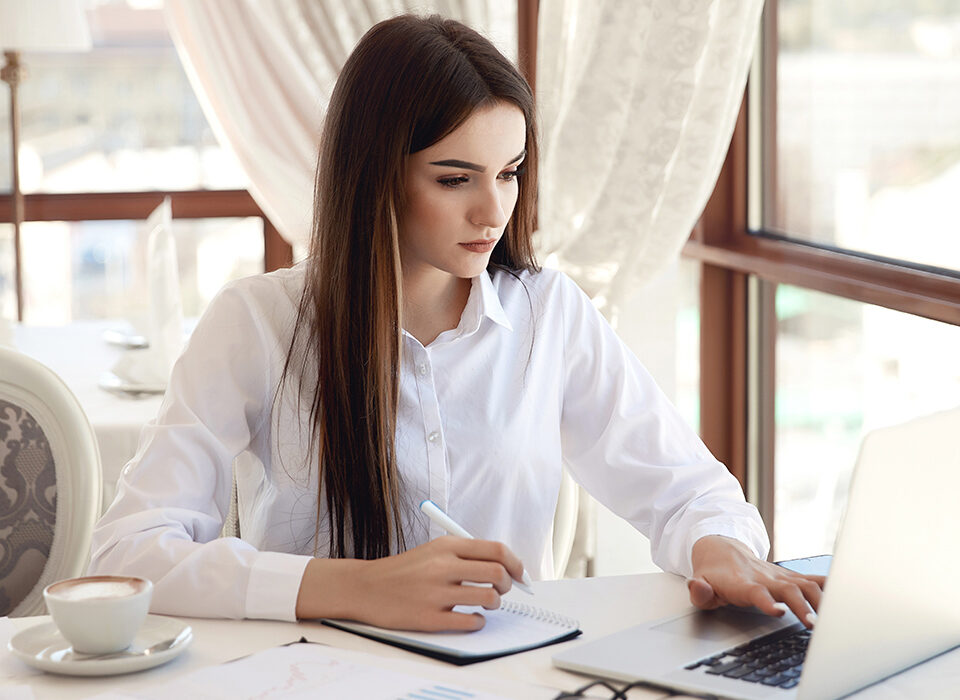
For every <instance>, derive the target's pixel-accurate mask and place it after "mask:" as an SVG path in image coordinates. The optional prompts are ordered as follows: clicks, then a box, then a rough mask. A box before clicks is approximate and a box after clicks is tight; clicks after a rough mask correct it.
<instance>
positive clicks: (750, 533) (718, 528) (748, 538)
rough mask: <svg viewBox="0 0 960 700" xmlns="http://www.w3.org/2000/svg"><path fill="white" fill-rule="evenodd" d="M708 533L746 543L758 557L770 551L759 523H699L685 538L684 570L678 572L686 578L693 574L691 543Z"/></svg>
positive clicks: (768, 542)
mask: <svg viewBox="0 0 960 700" xmlns="http://www.w3.org/2000/svg"><path fill="white" fill-rule="evenodd" d="M708 535H722V536H723V537H729V538H730V539H733V540H737V541H738V542H742V543H743V544H745V545H747V547H749V548H750V550H751V551H752V552H753V553H754V555H755V556H756V557H757V558H758V559H766V558H767V553H768V552H769V551H770V540H769V538H768V537H767V531H766V529H764V528H763V527H762V526H761V525H754V524H753V523H731V522H725V523H724V522H716V523H701V524H700V525H698V526H697V527H695V528H693V529H692V530H691V531H690V535H689V536H688V539H687V554H686V558H685V559H684V564H685V565H686V570H685V571H680V572H678V573H680V574H683V575H684V576H686V577H687V578H690V577H691V576H693V545H695V544H696V543H697V540H699V539H700V538H702V537H707V536H708Z"/></svg>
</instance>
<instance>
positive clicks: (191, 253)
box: [0, 217, 263, 327]
mask: <svg viewBox="0 0 960 700" xmlns="http://www.w3.org/2000/svg"><path fill="white" fill-rule="evenodd" d="M22 231H23V234H22V240H23V268H24V288H25V303H24V321H25V322H26V323H31V324H43V325H56V324H61V323H68V322H70V321H75V320H81V319H98V318H123V319H128V320H130V321H131V322H132V323H133V324H134V326H138V327H139V326H141V325H142V323H143V319H144V317H145V314H146V310H147V307H146V304H147V300H148V295H147V262H146V253H145V247H146V235H145V234H146V232H145V231H144V225H143V222H138V221H82V222H77V223H69V222H61V221H54V222H30V223H27V224H24V226H23V229H22ZM173 235H174V238H175V240H176V245H177V263H178V266H179V273H180V293H181V297H182V301H183V313H184V315H185V316H187V317H191V316H199V315H200V314H201V313H202V312H203V309H204V308H205V307H206V305H207V303H208V302H209V301H210V300H211V299H212V298H213V296H214V295H215V294H216V293H217V291H218V290H219V289H220V287H221V286H223V285H224V284H225V283H226V282H228V281H230V280H232V279H237V278H239V277H245V276H248V275H253V274H257V273H259V272H262V271H263V221H262V219H260V218H259V217H249V218H231V219H195V220H191V219H174V221H173ZM2 250H3V249H2V248H0V255H2Z"/></svg>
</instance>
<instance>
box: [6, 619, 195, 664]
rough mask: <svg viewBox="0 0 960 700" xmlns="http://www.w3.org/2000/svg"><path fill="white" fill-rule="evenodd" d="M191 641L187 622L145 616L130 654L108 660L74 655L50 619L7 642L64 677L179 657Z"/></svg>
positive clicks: (26, 660) (18, 652)
mask: <svg viewBox="0 0 960 700" xmlns="http://www.w3.org/2000/svg"><path fill="white" fill-rule="evenodd" d="M184 630H186V634H185V635H184V636H183V637H181V638H180V639H179V641H177V643H176V644H174V645H173V646H171V647H170V648H169V649H166V650H164V651H159V652H156V653H153V654H145V653H144V649H146V648H147V647H150V646H152V645H154V644H156V643H157V642H162V641H163V640H165V639H172V638H175V637H179V636H180V634H181V633H183V632H184ZM192 641H193V633H192V631H191V629H190V627H189V625H186V624H184V623H183V622H181V621H180V620H177V619H175V618H172V617H163V616H161V615H147V620H146V622H144V623H143V627H141V628H140V631H139V632H137V636H136V637H134V640H133V644H131V645H130V649H129V651H130V652H131V654H130V655H129V656H121V657H113V658H109V659H85V658H83V657H84V655H83V654H74V652H73V648H72V647H71V646H70V642H68V641H67V640H66V639H64V638H63V635H62V634H60V632H59V630H57V627H56V625H54V624H53V623H52V622H44V623H42V624H39V625H34V626H33V627H28V628H27V629H25V630H21V631H20V632H18V633H17V634H15V635H14V636H13V637H12V638H11V639H10V641H9V642H8V643H7V647H8V648H9V649H10V651H11V652H13V654H14V656H16V657H17V658H19V659H20V660H22V661H23V662H24V663H27V664H29V665H30V666H33V667H34V668H39V669H40V670H42V671H48V672H50V673H61V674H64V675H67V676H115V675H119V674H121V673H133V672H134V671H142V670H144V669H147V668H153V667H154V666H159V665H160V664H164V663H166V662H167V661H170V660H171V659H173V658H175V657H177V656H179V655H180V654H181V653H182V652H183V650H184V649H186V648H187V647H189V646H190V643H191V642H192Z"/></svg>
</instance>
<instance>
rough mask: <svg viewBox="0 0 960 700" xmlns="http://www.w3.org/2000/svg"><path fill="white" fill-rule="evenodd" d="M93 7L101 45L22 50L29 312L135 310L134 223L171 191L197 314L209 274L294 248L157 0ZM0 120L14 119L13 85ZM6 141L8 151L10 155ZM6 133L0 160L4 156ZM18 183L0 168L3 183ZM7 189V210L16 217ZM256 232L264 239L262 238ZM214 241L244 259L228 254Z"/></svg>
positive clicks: (11, 280)
mask: <svg viewBox="0 0 960 700" xmlns="http://www.w3.org/2000/svg"><path fill="white" fill-rule="evenodd" d="M87 19H88V22H89V25H90V30H91V36H92V39H93V48H92V50H91V51H89V52H84V53H70V54H56V53H50V54H40V53H37V54H31V53H26V54H24V55H23V56H22V61H23V63H24V64H25V66H26V68H27V77H26V79H24V80H23V81H22V82H21V84H20V113H21V138H20V144H21V145H20V157H19V159H18V160H19V163H20V183H21V191H22V192H23V193H24V195H25V218H26V223H24V225H23V226H22V228H21V236H20V238H21V248H22V251H21V261H20V269H21V272H22V276H23V289H22V290H21V294H20V299H21V302H23V315H22V318H23V320H25V321H26V322H28V323H64V322H68V321H71V320H78V319H88V318H103V317H109V316H114V317H115V316H117V315H122V316H126V315H127V314H128V313H133V314H134V315H135V314H136V313H137V310H136V309H128V308H127V304H128V300H129V299H130V298H133V297H136V296H137V292H138V288H137V286H136V285H137V284H140V281H139V280H140V277H141V276H142V275H139V274H138V272H137V270H138V269H142V267H143V265H144V261H143V260H142V241H139V238H142V236H139V235H138V232H139V231H140V228H141V226H140V224H142V222H143V220H144V219H145V218H146V217H147V215H148V214H149V213H150V212H151V211H152V210H153V209H154V208H155V207H156V206H157V205H158V204H159V203H160V201H162V199H163V196H164V195H167V194H169V195H171V196H172V200H173V214H174V217H175V225H174V235H175V237H176V238H177V243H178V249H179V255H180V265H181V272H182V273H183V275H182V276H183V285H184V286H183V290H182V291H183V298H184V304H185V313H187V314H188V315H198V314H199V313H200V312H201V311H202V310H203V306H204V305H205V303H206V301H207V300H208V299H209V296H210V292H209V289H210V287H211V286H212V285H216V286H219V285H221V284H223V283H224V282H226V281H228V280H229V279H232V278H234V277H237V276H242V275H247V274H251V273H254V272H258V271H262V270H263V269H264V268H265V267H266V268H267V269H275V268H276V267H280V266H283V265H286V264H289V263H290V262H291V261H292V250H291V249H290V247H289V246H288V245H286V243H285V242H283V241H282V239H280V237H279V235H278V234H277V232H276V229H274V227H273V226H272V225H271V224H270V222H269V221H267V219H266V218H265V217H264V215H263V213H262V212H261V211H260V209H259V207H258V206H257V205H256V204H255V203H254V202H253V199H252V198H251V197H250V195H249V194H248V193H247V191H246V187H247V180H246V177H245V175H244V174H243V171H242V169H241V168H240V166H239V164H238V163H237V162H236V161H235V159H234V158H233V157H232V156H231V155H230V153H229V151H227V150H225V149H223V148H221V147H220V146H219V144H218V143H217V141H216V139H215V138H214V135H213V132H212V130H211V128H210V126H209V125H208V124H207V122H206V119H205V118H204V115H203V112H202V111H201V109H200V105H199V103H198V101H197V98H196V96H195V95H194V93H193V90H192V88H191V87H190V84H189V82H188V80H187V77H186V75H185V73H184V71H183V68H182V67H181V64H180V61H179V59H178V57H177V53H176V50H175V48H174V46H173V42H172V40H171V38H170V35H169V33H168V30H167V27H166V23H165V21H164V16H163V10H162V2H159V1H157V2H143V0H97V1H95V2H92V3H90V4H89V9H88V11H87ZM3 88H4V90H2V91H0V92H2V93H3V97H2V99H0V107H3V109H2V110H0V131H2V132H3V133H9V129H10V124H9V114H10V112H9V96H8V94H7V90H6V85H3ZM3 155H6V158H4V157H3ZM9 157H10V143H9V139H3V140H2V143H0V162H3V163H9V161H10V158H9ZM10 189H11V173H10V169H9V167H5V168H0V192H9V191H10ZM12 220H13V215H12V206H11V203H10V198H9V197H0V221H12ZM9 228H10V230H9V231H8V230H7V227H6V226H4V227H2V228H0V314H3V315H4V316H5V317H7V318H16V317H17V315H18V310H17V290H16V283H15V277H16V276H15V269H16V262H15V259H14V258H15V255H14V250H13V235H12V227H9ZM257 237H259V241H257V240H254V238H257ZM216 246H220V248H221V250H222V251H229V252H230V254H231V255H233V254H234V253H235V252H236V251H240V262H239V263H238V264H237V265H233V266H231V269H230V270H225V269H223V268H222V265H221V264H220V261H221V260H222V259H223V256H222V255H220V254H217V253H216V252H211V251H212V250H213V249H214V248H215V247H216Z"/></svg>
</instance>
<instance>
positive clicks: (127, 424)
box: [13, 321, 162, 509]
mask: <svg viewBox="0 0 960 700" xmlns="http://www.w3.org/2000/svg"><path fill="white" fill-rule="evenodd" d="M123 325H124V324H123V322H110V321H78V322H75V323H70V324H68V325H64V326H25V325H18V324H14V325H13V342H14V348H15V349H16V350H19V351H20V352H22V353H24V354H27V355H30V356H31V357H33V358H35V359H37V360H39V361H40V362H42V363H43V364H45V365H46V366H47V367H49V368H50V369H52V370H53V371H54V372H56V373H57V374H58V375H60V377H61V378H62V379H63V381H64V382H66V384H67V386H68V387H70V390H71V391H73V393H74V394H75V395H76V396H77V399H78V400H79V401H80V405H81V406H83V410H84V411H85V412H86V414H87V418H89V419H90V423H91V424H92V425H93V429H94V432H96V434H97V443H98V445H99V447H100V463H101V465H102V467H103V508H104V509H106V507H107V506H108V505H110V502H111V501H112V500H113V496H114V492H115V490H116V483H117V479H119V478H120V472H121V470H122V469H123V466H124V465H125V464H126V463H127V462H128V461H129V460H130V459H131V458H132V457H133V456H134V454H135V453H136V451H137V442H138V441H139V438H140V429H141V428H142V427H143V426H144V424H145V423H147V421H150V420H152V419H153V418H154V417H155V416H156V415H157V410H158V409H159V408H160V401H161V398H162V397H160V396H155V395H154V396H151V395H139V396H126V395H118V394H112V393H109V392H106V391H104V390H103V389H101V388H100V387H99V386H98V385H97V383H98V382H99V380H100V375H101V374H102V373H103V372H105V371H106V370H109V369H110V368H111V367H112V366H113V364H114V363H115V362H116V361H117V360H118V359H119V357H120V355H121V354H122V352H123V350H121V349H120V348H118V347H116V346H113V345H110V344H108V343H106V342H105V341H104V340H103V331H104V330H106V329H108V328H114V329H117V328H119V329H122V328H123Z"/></svg>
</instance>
